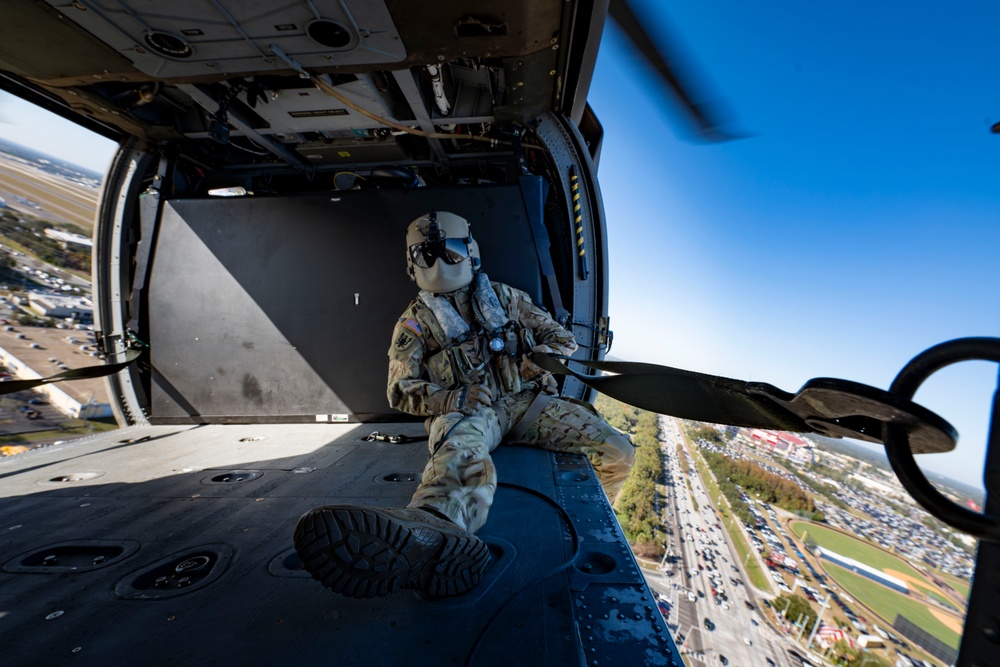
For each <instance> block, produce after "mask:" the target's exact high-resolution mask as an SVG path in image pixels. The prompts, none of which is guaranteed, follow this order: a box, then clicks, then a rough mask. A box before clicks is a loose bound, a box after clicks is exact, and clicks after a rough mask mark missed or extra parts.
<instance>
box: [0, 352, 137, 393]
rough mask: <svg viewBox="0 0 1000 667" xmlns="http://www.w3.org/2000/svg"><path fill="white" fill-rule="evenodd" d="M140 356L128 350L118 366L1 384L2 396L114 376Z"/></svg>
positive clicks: (86, 369)
mask: <svg viewBox="0 0 1000 667" xmlns="http://www.w3.org/2000/svg"><path fill="white" fill-rule="evenodd" d="M140 354H142V352H140V351H139V350H128V351H126V352H125V361H121V362H118V363H116V364H105V365H102V366H84V367H83V368H73V369H71V370H68V371H63V372H62V373H59V374H57V375H50V376H49V377H47V378H38V379H37V380H11V381H9V382H0V395H3V394H13V393H14V392H16V391H24V390H25V389H33V388H35V387H39V386H41V385H43V384H51V383H53V382H66V381H69V380H86V379H90V378H99V377H104V376H105V375H112V374H114V373H117V372H118V371H120V370H122V369H123V368H125V367H126V366H128V365H129V364H131V363H132V362H133V361H135V360H136V359H138V358H139V355H140Z"/></svg>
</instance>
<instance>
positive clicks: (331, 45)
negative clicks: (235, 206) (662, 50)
mask: <svg viewBox="0 0 1000 667" xmlns="http://www.w3.org/2000/svg"><path fill="white" fill-rule="evenodd" d="M571 7H572V8H575V6H574V5H571V4H570V3H561V2H556V1H555V0H545V1H543V2H530V3H529V2H528V1H527V0H521V1H519V2H506V3H503V4H502V6H501V5H499V4H498V3H495V2H483V1H481V2H471V3H470V2H455V1H450V2H435V3H422V2H387V3H381V2H365V1H362V0H296V1H293V2H286V3H283V4H280V5H278V6H272V4H271V3H264V2H224V1H222V0H212V1H205V2H182V3H170V4H166V5H165V4H163V3H158V2H154V1H153V0H127V1H125V0H121V1H120V0H73V1H72V2H69V1H67V0H46V2H45V3H42V2H36V3H21V4H20V6H17V7H11V8H8V9H6V10H5V11H6V12H7V13H9V14H11V16H10V17H9V19H8V20H7V21H5V22H4V23H5V27H2V28H0V37H2V39H0V59H2V60H3V61H4V62H5V67H4V69H7V70H8V71H10V72H11V73H13V74H15V75H17V76H19V77H22V78H24V79H26V80H28V81H31V82H32V83H34V84H35V85H36V86H38V87H39V88H40V89H42V90H44V91H45V94H47V95H54V96H55V97H57V98H60V99H61V100H62V101H63V102H64V103H66V104H68V105H69V106H70V107H72V109H73V110H74V111H76V112H78V113H82V114H84V115H85V116H86V117H87V118H89V119H91V121H92V127H93V128H94V129H103V130H104V131H105V132H107V133H111V132H114V131H116V130H118V131H122V132H124V133H125V134H131V135H135V136H140V137H144V138H146V139H148V140H150V141H152V142H162V141H165V140H171V141H176V142H179V144H178V145H179V146H180V148H181V150H182V152H183V153H184V154H185V155H186V156H187V157H188V158H189V159H191V160H197V161H198V162H199V164H200V165H201V167H202V168H203V169H219V168H223V169H249V170H251V171H252V170H253V169H254V168H255V167H256V168H258V169H275V168H282V167H284V168H292V169H294V170H296V171H298V172H313V171H314V170H316V169H322V168H323V167H324V166H329V165H331V164H333V165H341V164H345V163H350V164H352V165H355V166H357V165H359V164H365V163H369V162H370V163H373V164H377V163H380V162H388V161H392V162H393V163H396V164H399V163H407V162H409V163H414V164H420V163H428V162H433V163H435V164H439V165H440V164H445V165H448V164H449V163H450V162H451V161H452V160H453V159H455V158H457V157H462V156H466V157H471V158H476V159H481V158H482V157H483V155H484V154H500V155H509V154H510V150H509V148H507V147H508V146H509V141H507V140H509V139H510V136H509V130H503V129H502V128H501V127H500V126H501V125H503V124H505V123H510V122H516V123H519V124H523V123H525V122H526V121H527V120H529V119H532V118H534V117H536V116H537V115H538V114H539V113H542V112H545V111H548V110H551V109H552V108H553V107H557V106H558V105H559V103H560V99H561V91H562V90H563V89H564V87H565V86H566V84H567V83H568V81H567V80H566V79H567V75H566V73H567V71H569V70H567V64H566V62H565V61H564V60H565V57H566V53H567V49H560V47H561V46H562V41H561V39H562V35H561V34H560V33H561V26H562V25H566V21H567V16H565V15H564V14H565V13H567V12H570V11H571ZM80 29H82V31H81V30H80ZM32 41H34V43H35V44H42V43H50V44H60V45H62V48H61V49H55V50H49V49H43V48H26V44H27V43H29V42H32ZM4 45H6V46H4ZM67 52H71V53H73V57H72V58H67V57H65V54H66V53H67ZM426 63H433V64H431V65H427V64H426ZM571 69H572V68H571ZM574 71H579V67H577V68H576V69H575V70H574ZM572 76H573V78H574V79H578V78H579V77H578V75H572ZM581 80H582V79H581ZM574 83H575V81H574ZM583 97H584V98H585V95H584V96H583ZM449 135H452V136H449ZM452 137H454V138H452Z"/></svg>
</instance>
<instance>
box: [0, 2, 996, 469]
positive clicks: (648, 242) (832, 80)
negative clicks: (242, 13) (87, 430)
mask: <svg viewBox="0 0 1000 667" xmlns="http://www.w3.org/2000/svg"><path fill="white" fill-rule="evenodd" d="M635 1H636V3H637V9H638V10H640V11H641V13H642V14H643V16H644V17H645V18H646V19H647V23H648V27H649V29H650V30H651V32H653V33H654V34H659V35H662V34H665V31H669V33H670V34H671V35H673V36H674V38H675V39H678V40H679V41H680V42H681V44H680V47H681V49H682V51H683V52H684V53H686V54H688V55H689V56H690V57H691V59H692V60H693V61H695V63H696V69H697V70H698V71H699V72H700V73H701V74H702V75H703V79H704V80H705V81H706V82H707V83H708V85H706V86H705V87H706V88H707V89H708V90H709V91H710V92H711V93H712V95H710V96H709V97H710V99H715V96H718V97H719V98H723V99H724V100H725V102H726V104H727V105H728V107H729V108H730V109H731V111H732V114H733V117H734V119H735V122H734V124H733V127H734V130H735V131H737V132H740V133H742V134H745V135H746V138H744V139H741V140H739V141H733V142H729V143H723V144H701V143H692V142H688V141H686V140H684V139H683V138H682V137H683V136H684V135H685V134H687V132H686V129H685V126H684V125H683V123H679V122H678V119H677V113H676V110H675V107H674V106H673V105H672V102H671V100H670V98H669V97H668V96H667V95H665V94H664V93H662V92H661V91H659V88H658V84H656V82H655V81H654V80H653V79H652V77H650V76H649V75H648V74H646V73H645V71H644V69H643V66H642V65H641V64H640V63H638V62H637V61H636V59H635V57H634V55H632V53H631V52H630V50H629V49H628V48H625V46H624V44H623V41H622V39H621V36H620V34H619V33H618V32H617V31H616V29H615V28H613V27H611V28H609V29H608V30H607V31H606V35H605V41H604V43H603V44H602V48H601V53H600V57H599V61H598V67H597V71H596V74H595V78H594V83H593V87H592V91H591V96H590V101H591V105H592V106H593V107H594V109H595V111H596V113H597V114H598V116H599V117H600V119H601V121H602V123H603V124H604V127H605V142H604V149H603V155H602V160H601V167H600V176H601V184H602V191H603V197H604V203H605V208H606V212H607V217H608V220H609V234H608V236H609V246H610V258H609V261H610V266H611V294H610V313H611V318H612V326H613V328H614V330H615V348H614V350H613V354H614V355H615V356H618V357H621V358H626V359H634V360H644V361H651V362H656V363H664V364H669V365H673V366H677V367H681V368H687V369H691V370H698V371H702V372H707V373H716V374H720V375H726V376H729V377H737V378H744V379H752V380H758V381H764V382H770V383H772V384H775V385H777V386H779V387H781V388H782V389H785V390H788V391H794V390H796V389H798V388H799V387H800V386H801V385H802V384H803V383H804V382H805V381H806V380H808V379H809V378H812V377H818V376H830V377H841V378H845V379H850V380H854V381H857V382H864V383H867V384H871V385H874V386H876V387H881V388H887V387H888V386H889V384H890V382H891V381H892V379H893V377H894V376H895V374H896V373H897V372H898V371H899V369H900V368H901V367H902V366H903V365H904V364H905V363H906V362H907V361H908V360H909V359H910V358H912V357H913V356H914V355H916V354H917V353H919V352H920V351H922V350H924V349H925V348H927V347H930V346H931V345H934V344H936V343H939V342H942V341H945V340H949V339H952V338H958V337H963V336H996V335H1000V307H998V303H997V298H996V297H995V296H994V294H993V293H992V292H995V290H996V286H997V285H1000V263H998V262H997V255H998V249H1000V191H998V182H1000V179H998V175H1000V173H998V172H1000V168H998V165H1000V136H996V135H991V134H990V132H989V127H990V125H991V124H992V123H993V122H995V121H997V120H1000V85H998V84H1000V80H998V79H1000V71H998V70H997V69H996V67H995V65H994V64H995V55H996V48H995V43H996V39H995V34H993V33H995V26H996V25H997V24H998V19H1000V5H996V4H991V3H987V2H967V3H963V5H962V7H961V8H958V9H956V8H948V9H947V10H944V9H943V7H942V6H941V5H940V4H939V3H929V2H923V3H914V2H907V3H905V4H904V3H901V2H886V3H875V6H873V5H872V3H861V2H840V3H836V4H834V3H827V4H825V5H822V6H819V5H818V4H817V3H812V4H809V3H806V4H803V3H799V2H790V1H789V0H780V1H779V0H775V1H773V2H770V3H741V2H721V1H700V2H695V1H692V0H683V1H682V0H676V1H674V2H671V3H670V14H669V17H667V16H665V15H664V12H663V10H662V7H661V4H662V3H658V2H656V1H655V0H635ZM0 137H6V138H8V139H11V140H14V141H18V142H20V143H23V144H25V145H31V146H32V147H35V148H37V149H39V150H42V151H44V152H47V153H50V154H53V155H56V156H58V157H62V158H64V159H67V160H69V161H71V162H74V163H76V164H79V165H81V166H84V167H89V168H91V169H94V170H96V171H100V172H103V171H104V169H105V168H106V166H107V163H108V160H109V159H110V157H111V153H112V151H113V145H112V144H111V142H108V141H107V140H105V139H102V138H100V137H97V136H96V135H92V134H90V133H89V132H86V131H83V130H79V129H77V128H75V127H73V126H71V125H69V124H67V123H66V122H65V121H62V120H61V119H57V118H55V117H53V116H51V115H50V114H46V113H44V112H39V111H36V110H34V109H32V108H31V107H30V105H26V104H25V103H22V102H20V101H19V100H16V99H15V98H12V97H11V96H9V95H7V94H6V93H2V92H0ZM996 377H997V367H996V365H995V364H987V363H985V362H970V363H965V364H960V365H958V366H955V367H951V368H949V369H946V370H944V371H942V372H941V373H939V374H938V375H935V376H934V377H933V378H931V380H929V381H928V383H927V384H926V385H925V386H924V388H922V389H921V391H920V393H918V396H917V399H918V401H920V402H922V403H924V404H925V405H926V406H927V407H929V408H931V409H933V410H935V411H936V412H938V413H939V414H941V415H942V416H943V417H945V418H946V419H948V420H949V421H951V422H952V423H953V424H954V425H955V426H956V427H957V428H958V430H959V432H960V434H961V438H960V441H959V447H958V449H957V450H956V451H955V452H953V453H951V454H944V455H932V456H926V457H922V458H921V459H920V460H921V462H922V463H924V464H926V465H928V466H930V467H931V468H933V469H935V470H938V471H940V472H943V473H944V474H947V475H949V476H951V477H954V478H956V479H959V480H962V481H965V482H968V483H972V484H981V479H982V460H983V452H984V442H985V436H986V430H987V423H988V418H989V402H990V395H991V392H992V391H993V388H994V387H995V386H996Z"/></svg>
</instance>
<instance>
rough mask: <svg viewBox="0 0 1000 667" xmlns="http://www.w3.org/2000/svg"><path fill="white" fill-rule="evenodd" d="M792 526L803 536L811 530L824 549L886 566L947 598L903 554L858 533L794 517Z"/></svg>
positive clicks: (926, 590) (886, 569)
mask: <svg viewBox="0 0 1000 667" xmlns="http://www.w3.org/2000/svg"><path fill="white" fill-rule="evenodd" d="M789 528H791V529H792V532H793V533H795V535H796V536H798V538H799V539H800V540H801V539H803V535H805V533H806V532H808V533H809V537H810V538H812V540H814V541H815V542H816V544H818V545H819V546H821V547H823V548H824V549H829V550H830V551H835V552H837V553H838V554H840V555H841V556H847V557H848V558H853V559H854V560H857V561H860V562H862V563H864V564H865V565H869V566H871V567H874V568H875V569H877V570H882V571H883V572H885V573H886V574H888V575H890V576H893V577H896V578H897V579H902V580H903V581H905V582H906V583H908V584H910V585H911V586H915V587H917V588H918V589H922V592H923V593H926V594H928V595H931V596H932V597H935V598H937V599H939V600H941V599H947V598H945V597H944V595H943V594H942V592H941V591H940V589H938V587H937V586H935V585H934V584H933V583H931V582H930V581H928V580H927V578H926V577H924V576H923V575H922V574H920V573H919V572H917V571H916V570H914V569H913V568H912V567H911V566H910V565H909V564H908V563H907V562H906V561H904V560H902V559H901V558H899V556H894V555H892V554H891V553H889V552H888V551H883V550H882V549H880V548H879V547H876V546H875V545H873V544H870V543H868V542H865V541H864V540H859V539H857V538H856V537H850V536H849V535H845V534H844V533H841V532H838V531H836V530H831V529H830V528H824V527H823V526H818V525H816V524H814V523H806V522H805V521H792V522H791V523H790V524H789ZM824 566H825V563H824Z"/></svg>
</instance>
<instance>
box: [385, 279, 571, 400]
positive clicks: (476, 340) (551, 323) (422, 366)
mask: <svg viewBox="0 0 1000 667" xmlns="http://www.w3.org/2000/svg"><path fill="white" fill-rule="evenodd" d="M491 286H492V287H493V291H494V292H496V295H497V298H498V299H499V301H500V304H501V306H502V307H503V308H504V310H505V311H506V314H507V318H508V319H509V320H510V323H511V327H512V328H513V329H516V330H517V333H516V337H517V341H518V342H517V346H516V347H517V351H516V353H507V352H504V353H501V354H499V355H498V354H491V353H490V352H489V350H488V344H489V341H488V340H486V338H487V336H486V335H485V334H484V333H480V334H478V335H475V336H472V337H470V339H469V340H466V341H463V342H461V343H455V342H453V341H447V340H445V339H444V337H445V336H444V333H443V330H442V327H441V325H440V324H439V323H438V321H437V318H436V317H435V315H434V313H433V312H431V310H430V309H429V308H428V307H427V306H426V305H424V304H423V303H422V302H421V300H420V299H415V300H414V301H413V302H412V303H410V306H409V307H408V308H407V309H406V311H405V312H404V313H403V315H402V317H400V318H399V321H398V322H397V323H396V327H395V329H394V330H393V332H392V344H391V345H390V346H389V383H388V388H387V390H386V395H387V397H388V399H389V405H390V406H392V407H393V408H395V409H397V410H401V411H402V412H406V413H409V414H411V415H418V416H423V417H425V416H435V415H440V414H443V413H444V412H445V409H444V405H445V403H446V401H447V394H448V391H449V390H451V389H455V388H457V387H459V386H462V385H471V384H481V385H484V386H486V387H487V388H489V389H490V391H491V392H492V393H493V396H494V398H499V397H500V396H504V395H508V394H513V393H517V392H518V391H520V390H521V389H522V388H526V387H525V384H526V383H528V382H531V381H533V380H535V379H537V378H538V377H539V374H540V373H542V371H541V370H540V369H539V368H538V367H537V366H535V365H534V364H532V363H530V362H528V361H527V360H526V359H525V358H524V356H523V355H524V354H526V353H527V352H529V351H530V350H531V348H532V347H534V346H538V345H546V346H548V348H549V349H550V350H551V351H552V352H554V353H556V354H566V355H569V354H572V353H573V352H574V351H575V350H576V347H577V345H576V341H575V340H574V339H573V334H572V333H570V332H569V331H567V330H566V329H564V328H563V327H562V326H561V325H560V324H559V323H558V322H556V321H555V320H553V319H552V318H551V317H550V316H549V315H548V314H547V313H546V312H545V311H543V310H542V309H541V308H539V307H538V306H536V305H535V304H534V303H533V302H532V300H531V297H529V296H528V295H527V294H526V293H525V292H522V291H521V290H518V289H515V288H513V287H510V286H509V285H505V284H503V283H498V282H493V283H491ZM442 296H444V297H445V298H447V299H448V301H449V302H450V303H451V304H452V305H453V306H454V307H455V310H456V311H457V312H458V313H459V315H460V316H461V317H462V319H464V320H465V321H466V322H467V323H470V324H471V323H473V322H475V318H474V316H473V313H472V297H471V289H470V288H469V287H466V288H463V289H461V290H456V291H455V292H451V293H448V294H445V295H442ZM508 349H509V348H508Z"/></svg>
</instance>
